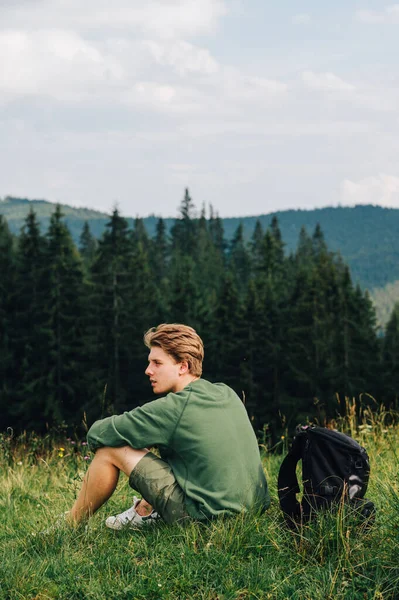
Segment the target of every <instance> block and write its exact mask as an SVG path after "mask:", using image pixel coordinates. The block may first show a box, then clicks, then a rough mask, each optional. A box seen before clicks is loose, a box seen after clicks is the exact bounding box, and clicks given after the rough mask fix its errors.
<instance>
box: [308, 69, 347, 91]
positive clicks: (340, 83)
mask: <svg viewBox="0 0 399 600" xmlns="http://www.w3.org/2000/svg"><path fill="white" fill-rule="evenodd" d="M302 81H303V83H304V84H305V85H306V86H307V87H309V88H311V89H314V90H320V91H333V92H352V91H353V90H354V89H355V86H354V85H352V84H351V83H347V82H346V81H344V80H343V79H341V78H340V77H338V76H337V75H334V73H315V72H313V71H303V73H302Z"/></svg>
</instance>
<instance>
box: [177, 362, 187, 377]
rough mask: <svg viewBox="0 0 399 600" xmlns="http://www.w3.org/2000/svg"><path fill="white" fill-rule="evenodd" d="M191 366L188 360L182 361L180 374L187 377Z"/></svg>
mask: <svg viewBox="0 0 399 600" xmlns="http://www.w3.org/2000/svg"><path fill="white" fill-rule="evenodd" d="M188 370H189V366H188V362H187V361H186V360H182V361H181V363H180V368H179V374H180V375H186V374H187V373H188Z"/></svg>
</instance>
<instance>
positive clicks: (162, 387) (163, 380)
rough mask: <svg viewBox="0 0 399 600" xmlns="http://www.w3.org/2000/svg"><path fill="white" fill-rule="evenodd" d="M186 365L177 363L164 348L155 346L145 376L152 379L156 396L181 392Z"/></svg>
mask: <svg viewBox="0 0 399 600" xmlns="http://www.w3.org/2000/svg"><path fill="white" fill-rule="evenodd" d="M185 370H186V369H185V367H184V363H177V362H175V360H174V359H173V358H172V356H170V354H167V353H166V352H165V351H164V350H162V348H159V347H158V346H154V347H153V348H151V351H150V354H149V355H148V367H147V368H146V370H145V374H146V375H148V377H149V378H150V383H151V386H152V391H153V392H154V394H167V393H168V392H179V391H180V390H181V387H180V384H181V375H182V374H183V373H184V371H185Z"/></svg>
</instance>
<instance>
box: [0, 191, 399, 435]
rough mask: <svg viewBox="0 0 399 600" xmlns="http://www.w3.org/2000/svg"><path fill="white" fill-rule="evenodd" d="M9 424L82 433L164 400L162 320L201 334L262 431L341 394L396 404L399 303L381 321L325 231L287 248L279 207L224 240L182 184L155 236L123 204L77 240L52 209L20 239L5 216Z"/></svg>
mask: <svg viewBox="0 0 399 600" xmlns="http://www.w3.org/2000/svg"><path fill="white" fill-rule="evenodd" d="M0 272H1V277H0V422H1V429H2V430H4V429H6V428H8V427H11V428H13V430H16V431H23V430H34V431H37V432H39V433H43V432H45V431H48V430H53V429H54V428H55V429H56V428H57V427H61V428H68V429H71V430H73V429H81V430H83V429H84V428H85V427H86V426H90V425H91V423H92V422H93V421H94V420H96V419H98V418H101V417H104V416H107V415H109V414H113V413H119V412H122V411H124V410H131V409H132V408H134V407H135V406H138V405H141V404H143V403H144V402H146V401H148V400H151V399H153V398H152V392H151V389H150V386H149V384H148V378H147V377H146V376H145V375H144V370H145V368H146V365H147V355H148V350H147V349H146V348H145V346H144V344H143V333H144V332H145V331H146V330H147V329H148V328H149V327H151V326H154V325H157V324H159V323H162V322H182V323H186V324H188V325H191V326H193V327H194V328H195V329H196V330H197V331H198V333H199V334H200V335H201V337H202V338H203V340H204V344H205V361H204V373H203V376H204V377H205V378H206V379H209V380H211V381H223V382H225V383H227V384H228V385H230V386H232V387H233V388H234V389H235V390H236V392H237V393H238V395H239V396H240V397H241V398H242V399H243V401H244V402H245V405H246V408H247V411H248V414H249V417H250V419H251V421H252V423H253V426H254V428H255V430H256V432H257V433H258V435H259V437H260V439H261V440H263V442H264V443H265V444H268V445H269V446H272V445H274V444H275V443H276V441H277V440H279V439H280V437H281V435H283V434H284V432H285V431H286V430H288V431H289V432H292V430H293V429H294V427H295V426H296V425H297V424H298V423H304V422H307V421H308V420H309V419H317V420H318V422H319V423H320V424H324V423H325V422H326V420H328V419H331V418H335V417H336V416H337V415H338V414H340V415H344V413H345V406H346V402H345V398H348V397H349V398H351V399H352V398H358V397H359V396H361V399H362V404H363V406H364V405H373V406H374V405H375V406H377V405H380V404H383V405H385V406H386V407H390V406H395V407H396V408H397V399H398V392H399V368H398V364H399V305H396V307H395V309H394V310H393V312H392V315H391V317H390V319H389V322H388V325H387V327H386V330H385V331H384V332H383V333H381V332H378V330H377V327H376V318H375V311H374V308H373V305H372V303H371V300H370V298H369V296H368V293H367V292H365V291H363V290H362V289H361V288H360V287H359V286H355V285H354V284H353V282H352V279H351V274H350V271H349V268H348V267H347V266H346V265H345V264H344V262H343V260H342V259H341V258H340V256H339V255H338V254H336V253H333V252H331V251H330V250H329V249H328V247H327V245H326V243H325V241H324V237H323V232H322V230H321V228H320V227H319V226H317V227H316V228H315V230H314V231H312V232H308V231H306V230H305V229H302V230H301V233H300V236H299V239H298V244H297V248H296V250H295V251H294V252H291V253H290V254H288V253H287V252H286V251H285V247H284V240H283V239H282V236H281V232H280V229H279V223H278V220H277V218H274V219H273V221H272V223H271V225H270V227H269V228H268V229H267V230H266V231H265V230H263V229H262V226H261V225H260V223H259V222H258V223H257V225H256V227H255V230H254V233H253V235H252V238H251V240H250V241H249V242H247V241H245V239H244V236H243V231H242V226H238V228H237V229H236V231H235V234H234V236H233V239H232V240H231V241H230V242H229V243H227V242H226V241H225V237H224V232H223V225H222V221H221V219H220V218H219V217H218V216H217V215H216V214H214V213H213V211H212V209H211V210H210V214H209V215H206V214H205V211H203V212H202V214H201V215H200V216H198V215H197V213H196V211H195V207H194V204H193V201H192V199H191V198H190V195H189V192H188V190H186V193H185V196H184V199H183V201H182V203H181V206H180V209H179V216H178V218H176V220H175V222H174V225H173V227H172V229H171V232H170V234H167V232H166V227H165V223H164V222H163V220H162V219H161V218H160V219H159V220H158V222H157V227H156V234H155V236H154V237H152V238H150V237H149V236H148V234H147V233H146V229H145V227H144V225H143V222H142V220H141V219H140V218H137V219H136V220H135V223H134V227H133V228H129V226H128V223H127V221H126V219H125V218H124V217H122V216H121V215H120V214H119V213H118V210H117V209H115V210H114V211H113V213H112V215H111V216H110V219H109V221H108V223H107V226H106V230H105V232H104V234H103V235H102V237H101V238H100V239H99V240H97V239H95V237H94V236H93V235H92V234H91V232H90V228H89V225H88V224H87V223H86V225H85V226H84V228H83V230H82V234H81V237H80V243H79V245H78V247H76V245H75V244H74V242H73V240H72V237H71V235H70V232H69V230H68V228H67V226H66V225H65V223H64V221H63V215H62V212H61V209H60V207H56V208H55V211H54V213H53V215H52V217H51V221H50V226H49V228H48V230H47V231H46V232H42V231H41V230H40V227H39V225H38V221H37V218H36V215H35V213H34V212H33V211H32V210H31V212H30V213H29V215H28V217H27V218H26V221H25V224H24V226H23V227H22V229H21V232H20V233H19V235H17V236H13V235H12V234H11V233H10V231H9V229H8V226H7V222H6V220H5V219H4V218H3V217H0Z"/></svg>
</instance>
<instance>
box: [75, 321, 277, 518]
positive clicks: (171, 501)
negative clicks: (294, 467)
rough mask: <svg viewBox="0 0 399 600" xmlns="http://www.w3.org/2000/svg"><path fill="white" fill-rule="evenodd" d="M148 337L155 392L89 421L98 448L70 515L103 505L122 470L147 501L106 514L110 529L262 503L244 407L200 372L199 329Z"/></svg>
mask: <svg viewBox="0 0 399 600" xmlns="http://www.w3.org/2000/svg"><path fill="white" fill-rule="evenodd" d="M144 343H145V344H146V346H147V347H148V348H149V349H150V353H149V356H148V363H149V364H148V367H147V369H146V371H145V373H146V375H148V377H149V378H150V383H151V386H152V389H153V391H154V393H155V394H160V395H161V397H160V398H158V399H156V400H154V401H152V402H149V403H148V404H145V405H144V406H141V407H138V408H135V409H134V410H132V411H130V412H125V413H124V414H122V415H115V416H112V417H107V418H105V419H102V420H100V421H96V422H95V423H94V424H93V426H92V427H91V428H90V430H89V432H88V436H87V439H88V442H89V446H90V448H91V449H92V450H94V451H95V456H94V459H93V461H92V463H91V465H90V467H89V469H88V471H87V473H86V476H85V479H84V481H83V485H82V489H81V490H80V492H79V495H78V498H77V500H76V502H75V504H74V506H73V508H72V510H71V512H70V513H69V515H68V519H69V520H72V521H73V522H75V523H78V522H80V521H82V520H84V519H86V518H87V517H89V516H91V515H92V514H93V513H94V512H95V511H96V510H97V509H99V508H100V507H101V506H102V505H103V504H104V502H106V501H107V500H108V498H109V497H110V496H111V495H112V493H113V492H114V490H115V488H116V485H117V482H118V478H119V473H120V471H123V472H124V473H125V474H126V475H127V476H128V477H129V484H130V486H131V487H132V488H133V489H134V490H137V491H138V492H139V493H140V494H141V496H142V497H143V500H141V501H139V500H136V499H135V502H134V505H133V507H131V508H130V509H129V510H127V511H125V513H121V515H118V516H116V517H109V518H108V519H107V521H106V524H107V526H108V527H111V528H113V529H120V528H121V527H123V526H125V525H129V526H132V527H136V526H140V525H142V524H144V523H146V522H151V521H153V520H154V518H156V517H158V516H161V517H162V519H163V520H164V521H165V522H166V523H175V522H184V521H185V520H188V519H190V518H191V519H201V520H205V519H211V518H214V517H217V516H218V515H223V514H237V513H240V512H242V511H248V510H251V509H254V510H264V509H266V508H267V507H268V506H269V503H270V500H269V493H268V488H267V483H266V478H265V475H264V472H263V469H262V465H261V461H260V455H259V448H258V444H257V440H256V437H255V434H254V431H253V429H252V426H251V423H250V421H249V419H248V416H247V413H246V410H245V407H244V405H243V403H242V402H241V400H240V399H239V398H238V396H237V395H236V393H235V392H234V391H233V390H232V389H231V388H229V387H228V386H226V385H224V384H222V383H215V384H213V383H209V382H208V381H206V380H205V379H202V378H201V373H202V361H203V357H204V348H203V343H202V340H201V338H200V337H199V336H198V334H197V333H196V332H195V330H194V329H192V328H191V327H188V326H187V325H179V324H162V325H159V326H158V327H154V328H152V329H150V330H149V331H147V333H146V334H145V336H144ZM152 446H156V447H157V448H158V451H159V454H160V456H161V458H159V457H157V456H156V455H155V454H153V453H152V452H150V451H149V449H148V448H150V447H152Z"/></svg>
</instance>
